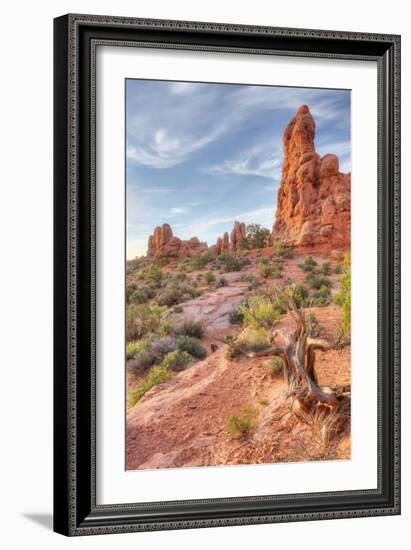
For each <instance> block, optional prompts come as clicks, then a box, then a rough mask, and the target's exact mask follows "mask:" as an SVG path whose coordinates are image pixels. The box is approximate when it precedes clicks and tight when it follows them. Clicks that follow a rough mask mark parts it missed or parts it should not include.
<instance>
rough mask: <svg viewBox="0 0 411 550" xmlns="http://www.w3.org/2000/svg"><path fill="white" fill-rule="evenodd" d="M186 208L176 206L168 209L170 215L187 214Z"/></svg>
mask: <svg viewBox="0 0 411 550" xmlns="http://www.w3.org/2000/svg"><path fill="white" fill-rule="evenodd" d="M187 212H188V208H186V207H184V206H176V207H174V208H171V209H170V213H171V214H187Z"/></svg>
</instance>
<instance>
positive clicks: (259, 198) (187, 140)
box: [126, 80, 351, 259]
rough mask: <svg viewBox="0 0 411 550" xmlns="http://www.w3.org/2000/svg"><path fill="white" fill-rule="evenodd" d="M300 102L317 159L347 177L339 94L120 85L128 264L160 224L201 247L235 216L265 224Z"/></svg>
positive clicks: (346, 131)
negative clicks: (332, 162) (333, 158)
mask: <svg viewBox="0 0 411 550" xmlns="http://www.w3.org/2000/svg"><path fill="white" fill-rule="evenodd" d="M302 104H307V105H308V106H309V108H310V110H311V113H312V115H313V117H314V120H315V122H316V148H317V151H318V152H319V154H320V155H321V156H323V155H325V154H326V153H335V154H336V155H338V156H339V158H340V170H341V171H342V172H349V171H350V170H351V165H350V163H351V160H350V92H349V91H347V90H326V89H314V88H288V87H274V86H252V85H242V84H239V85H237V84H208V83H190V82H171V81H155V80H127V81H126V140H127V143H126V187H127V258H128V259H130V258H134V257H135V256H140V255H143V254H145V253H146V248H147V239H148V236H149V235H150V234H151V233H152V232H153V229H154V227H155V226H156V225H161V224H163V223H169V224H170V225H171V227H172V229H173V232H174V234H175V235H176V236H178V237H180V238H182V239H189V238H190V237H193V236H197V237H198V238H199V239H200V240H202V241H207V242H208V244H209V245H212V244H214V243H215V241H216V240H217V237H219V236H221V235H222V234H223V233H224V231H230V230H231V228H232V226H233V222H234V221H235V220H238V221H240V222H245V223H259V224H261V225H263V226H265V227H268V228H271V226H272V224H273V220H274V213H275V208H276V198H277V189H278V185H279V183H280V178H281V165H282V135H283V131H284V128H285V127H286V125H287V124H288V122H289V121H290V120H291V118H292V117H293V116H294V114H295V112H296V110H297V109H298V107H299V106H300V105H302Z"/></svg>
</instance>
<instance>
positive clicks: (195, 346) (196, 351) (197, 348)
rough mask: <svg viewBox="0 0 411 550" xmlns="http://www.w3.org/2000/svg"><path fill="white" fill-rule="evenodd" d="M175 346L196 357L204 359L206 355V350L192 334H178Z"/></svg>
mask: <svg viewBox="0 0 411 550" xmlns="http://www.w3.org/2000/svg"><path fill="white" fill-rule="evenodd" d="M177 348H178V349H179V350H180V351H186V352H187V353H189V354H190V355H192V356H193V357H195V358H196V359H204V358H205V357H206V356H207V350H206V349H205V347H204V346H202V345H201V342H200V340H199V339H198V338H194V337H193V336H180V337H179V338H177Z"/></svg>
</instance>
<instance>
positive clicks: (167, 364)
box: [160, 349, 191, 371]
mask: <svg viewBox="0 0 411 550" xmlns="http://www.w3.org/2000/svg"><path fill="white" fill-rule="evenodd" d="M190 361H191V355H190V354H189V353H187V352H186V351H182V350H180V349H176V350H175V351H170V353H167V355H165V356H164V358H163V360H162V361H161V365H160V366H161V367H164V368H166V369H168V370H172V371H179V370H184V369H185V368H186V366H187V365H188V363H189V362H190Z"/></svg>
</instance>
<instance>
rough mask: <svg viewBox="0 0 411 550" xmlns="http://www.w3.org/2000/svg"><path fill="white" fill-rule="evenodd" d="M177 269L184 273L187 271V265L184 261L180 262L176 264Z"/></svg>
mask: <svg viewBox="0 0 411 550" xmlns="http://www.w3.org/2000/svg"><path fill="white" fill-rule="evenodd" d="M177 271H178V272H179V273H185V272H186V271H187V265H186V264H185V263H184V262H180V263H179V264H178V266H177Z"/></svg>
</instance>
